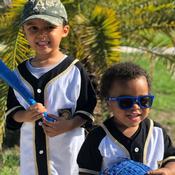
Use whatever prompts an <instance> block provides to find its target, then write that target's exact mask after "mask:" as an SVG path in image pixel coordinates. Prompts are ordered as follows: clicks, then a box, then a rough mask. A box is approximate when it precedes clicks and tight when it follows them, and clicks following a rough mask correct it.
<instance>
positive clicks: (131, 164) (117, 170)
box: [100, 159, 151, 175]
mask: <svg viewBox="0 0 175 175" xmlns="http://www.w3.org/2000/svg"><path fill="white" fill-rule="evenodd" d="M149 170H151V169H150V168H149V167H148V166H146V165H144V164H142V163H140V162H135V161H133V160H128V159H127V160H123V161H121V162H119V163H116V164H114V165H112V166H111V167H110V168H107V169H105V170H104V171H103V172H101V173H100V175H146V173H147V172H148V171H149Z"/></svg>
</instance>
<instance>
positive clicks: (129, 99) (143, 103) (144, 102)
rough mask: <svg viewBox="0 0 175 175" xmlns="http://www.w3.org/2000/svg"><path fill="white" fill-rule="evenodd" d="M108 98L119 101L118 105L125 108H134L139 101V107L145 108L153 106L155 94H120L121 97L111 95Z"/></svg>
mask: <svg viewBox="0 0 175 175" xmlns="http://www.w3.org/2000/svg"><path fill="white" fill-rule="evenodd" d="M107 100H108V101H116V102H118V106H119V107H120V108H121V109H123V110H127V109H130V108H132V107H133V105H134V104H135V103H137V104H138V105H139V107H140V108H142V109H143V108H151V106H152V104H153V100H154V96H153V95H143V96H138V97H133V96H120V97H109V98H107Z"/></svg>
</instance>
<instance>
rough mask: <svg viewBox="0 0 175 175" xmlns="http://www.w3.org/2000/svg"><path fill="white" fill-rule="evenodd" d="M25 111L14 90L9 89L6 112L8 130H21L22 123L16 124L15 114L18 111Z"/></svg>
mask: <svg viewBox="0 0 175 175" xmlns="http://www.w3.org/2000/svg"><path fill="white" fill-rule="evenodd" d="M20 110H24V107H22V106H21V105H20V103H19V102H18V100H17V99H16V96H15V94H14V91H13V89H12V88H9V91H8V96H7V110H6V128H7V129H11V130H16V129H20V127H21V126H22V123H19V122H16V121H15V120H14V119H13V116H14V114H15V113H16V112H17V111H20Z"/></svg>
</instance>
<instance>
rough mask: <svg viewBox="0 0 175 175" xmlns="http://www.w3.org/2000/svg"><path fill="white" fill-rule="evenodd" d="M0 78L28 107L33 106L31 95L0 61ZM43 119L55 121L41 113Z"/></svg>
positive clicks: (33, 101) (34, 102)
mask: <svg viewBox="0 0 175 175" xmlns="http://www.w3.org/2000/svg"><path fill="white" fill-rule="evenodd" d="M0 78H1V79H2V80H3V81H4V82H6V83H7V84H8V85H9V86H10V87H12V88H13V89H15V90H16V91H17V92H18V93H19V94H20V95H21V96H22V97H23V98H24V99H25V101H26V102H27V103H28V104H29V105H34V104H36V103H37V102H36V101H35V100H34V99H33V97H32V95H31V93H30V92H29V91H28V90H27V89H26V87H25V86H24V85H23V83H22V81H21V80H20V79H19V78H18V77H17V76H16V74H15V73H14V72H13V71H11V70H10V69H9V68H8V67H7V66H6V65H5V64H4V63H3V62H2V60H0ZM43 116H44V119H45V120H47V121H48V122H54V121H55V120H56V119H54V118H51V117H49V116H48V115H47V113H46V112H44V113H43Z"/></svg>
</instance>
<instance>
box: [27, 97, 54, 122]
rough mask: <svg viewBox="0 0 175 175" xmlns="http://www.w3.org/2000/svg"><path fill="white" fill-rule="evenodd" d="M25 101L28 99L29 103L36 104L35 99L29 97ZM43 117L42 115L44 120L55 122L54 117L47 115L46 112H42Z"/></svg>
mask: <svg viewBox="0 0 175 175" xmlns="http://www.w3.org/2000/svg"><path fill="white" fill-rule="evenodd" d="M27 101H28V103H29V105H34V104H36V101H35V100H34V99H31V98H30V99H28V100H27ZM43 117H44V120H46V121H48V122H55V121H56V119H54V118H51V117H49V116H48V114H47V112H44V113H43Z"/></svg>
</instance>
